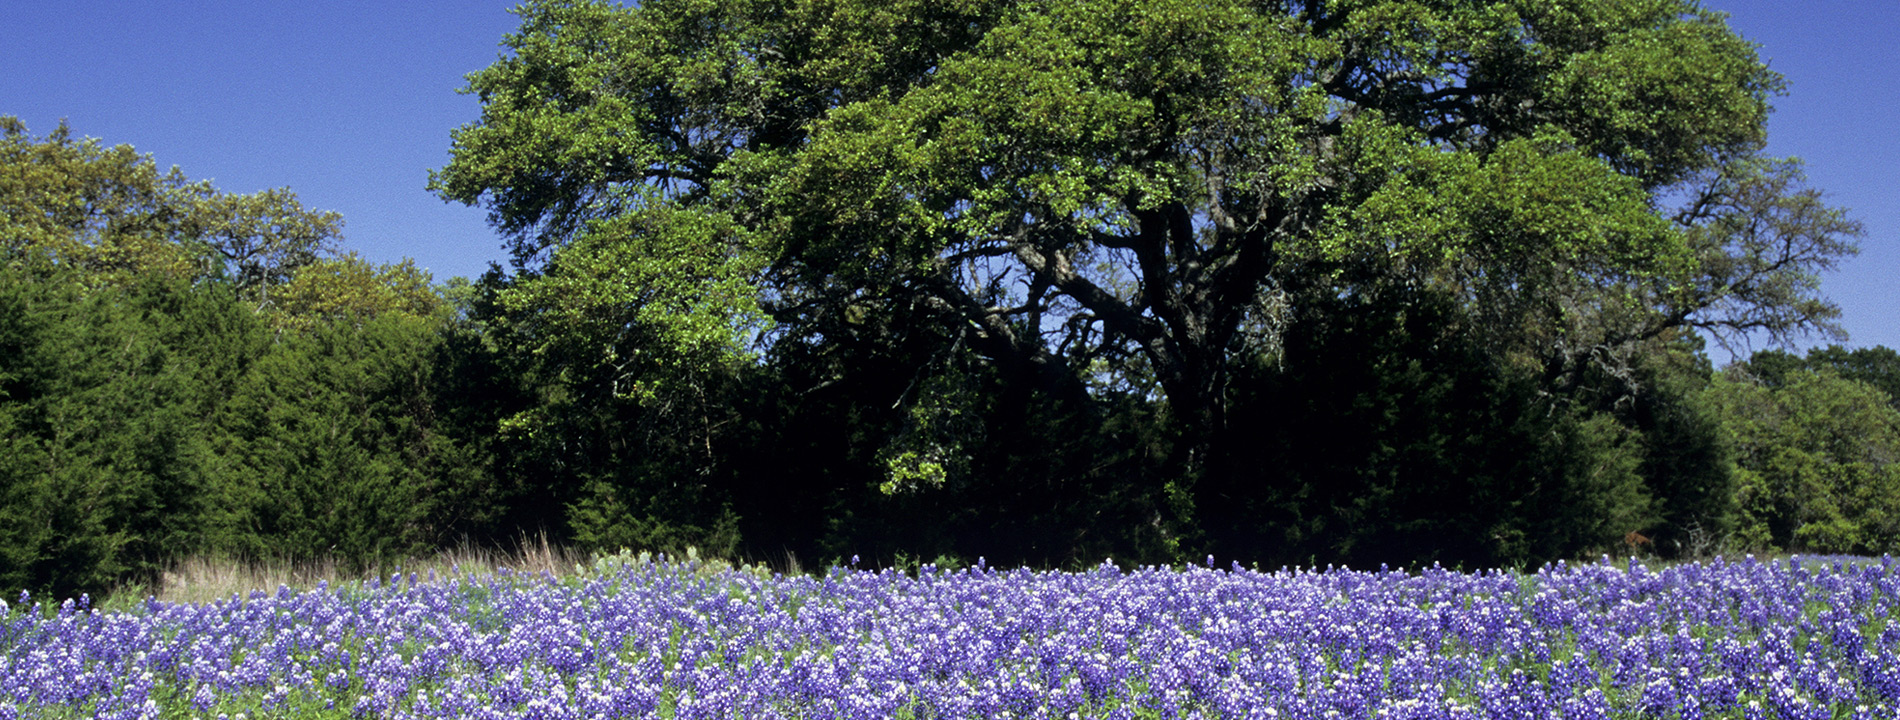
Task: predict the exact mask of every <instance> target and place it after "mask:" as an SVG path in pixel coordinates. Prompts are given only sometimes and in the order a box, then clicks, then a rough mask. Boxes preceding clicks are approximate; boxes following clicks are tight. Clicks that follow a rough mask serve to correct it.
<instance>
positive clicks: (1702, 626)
mask: <svg viewBox="0 0 1900 720" xmlns="http://www.w3.org/2000/svg"><path fill="white" fill-rule="evenodd" d="M1896 610H1900V573H1897V572H1896V569H1895V567H1894V564H1893V561H1892V559H1891V558H1887V559H1882V560H1880V561H1877V562H1869V561H1860V562H1847V561H1841V560H1838V559H1835V560H1815V559H1806V560H1803V559H1798V558H1797V559H1788V560H1776V561H1756V560H1754V559H1745V560H1740V561H1728V562H1725V561H1721V560H1715V561H1711V562H1707V563H1701V564H1685V565H1680V566H1674V567H1668V568H1664V569H1650V568H1647V567H1644V566H1642V565H1639V564H1635V563H1633V562H1632V563H1629V564H1624V563H1621V562H1614V563H1613V562H1611V561H1608V560H1607V559H1606V560H1604V561H1602V562H1597V563H1584V564H1554V565H1550V566H1546V567H1544V568H1542V569H1541V570H1539V571H1537V572H1535V573H1514V572H1500V571H1487V572H1480V573H1475V574H1474V573H1461V572H1454V571H1450V570H1445V569H1440V568H1431V569H1427V570H1423V571H1419V572H1402V571H1384V570H1381V571H1377V572H1364V571H1353V570H1345V569H1327V570H1280V571H1278V572H1259V571H1253V570H1245V569H1241V568H1238V567H1234V568H1231V569H1214V568H1210V567H1192V568H1173V569H1170V568H1154V567H1143V568H1138V569H1132V570H1130V569H1120V568H1117V567H1116V566H1114V565H1113V564H1111V563H1104V564H1103V565H1101V566H1100V567H1098V568H1096V569H1094V570H1091V571H1087V572H1076V573H1070V572H1032V571H1029V570H997V569H992V568H986V567H983V566H982V565H981V564H980V563H979V565H977V566H974V567H969V568H964V569H960V570H954V571H952V570H946V569H940V568H937V567H934V566H929V565H926V566H923V567H922V568H920V569H919V570H918V571H916V572H914V573H908V574H907V573H903V572H898V571H891V570H885V571H867V570H854V569H848V568H834V569H832V570H830V571H829V572H828V573H827V574H825V575H823V576H822V577H811V576H802V575H794V576H781V575H774V574H772V573H770V572H768V571H765V570H762V569H759V568H739V569H734V568H730V567H727V566H724V565H720V564H707V563H701V562H698V561H692V560H687V561H677V560H666V559H660V560H645V559H636V558H627V557H624V556H621V557H614V558H608V559H604V560H601V561H599V562H597V563H596V564H595V565H594V567H592V568H591V569H588V570H587V571H586V572H581V573H577V574H575V575H573V576H569V577H566V578H558V579H557V578H555V577H553V576H549V575H527V574H519V573H510V572H507V571H500V572H497V573H494V574H490V575H485V576H480V577H462V576H455V577H447V576H445V577H443V578H440V579H437V578H434V577H430V576H425V577H415V576H413V575H394V576H391V577H387V578H384V579H381V580H379V581H372V582H366V583H361V584H351V585H349V586H347V587H340V588H325V587H318V588H316V589H312V590H307V591H296V590H290V589H280V590H278V591H277V592H275V593H254V594H252V595H250V596H249V597H232V598H229V599H227V600H223V601H219V602H211V603H205V604H196V605H194V604H167V603H161V602H158V601H156V600H148V601H146V602H145V603H144V604H142V605H141V606H138V607H134V608H132V609H130V610H116V611H110V612H107V611H100V610H97V609H89V608H87V607H86V603H85V602H84V601H83V600H82V601H80V602H76V603H75V602H66V603H62V604H60V605H59V606H58V607H56V608H55V607H42V606H40V605H37V604H32V603H31V600H30V598H27V597H21V598H20V599H19V602H18V603H15V604H12V605H11V606H10V607H9V608H8V609H7V610H6V614H5V627H4V633H3V634H0V688H3V689H4V690H3V691H0V692H4V693H5V695H4V697H0V717H3V718H14V717H53V718H61V717H106V718H154V717H158V718H173V717H176V718H185V717H204V718H216V717H227V716H228V717H232V718H235V717H249V718H261V717H304V718H329V717H336V718H344V717H350V718H361V717H374V718H382V717H388V718H671V719H673V720H686V719H688V718H867V719H869V718H919V719H921V718H1390V719H1394V720H1402V719H1424V718H1802V719H1807V718H1875V717H1893V712H1894V710H1893V709H1892V708H1894V707H1895V706H1896V705H1897V704H1900V659H1897V656H1900V652H1897V651H1900V626H1896V625H1895V624H1894V622H1893V618H1894V615H1895V613H1896Z"/></svg>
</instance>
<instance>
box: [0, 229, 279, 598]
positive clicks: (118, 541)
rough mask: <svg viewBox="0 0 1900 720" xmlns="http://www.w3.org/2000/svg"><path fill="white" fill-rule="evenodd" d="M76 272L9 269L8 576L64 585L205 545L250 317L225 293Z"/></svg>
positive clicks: (1, 542) (73, 590)
mask: <svg viewBox="0 0 1900 720" xmlns="http://www.w3.org/2000/svg"><path fill="white" fill-rule="evenodd" d="M70 274H71V271H70V270H67V269H64V268H48V267H41V268H37V269H29V268H25V267H21V266H17V265H0V337H4V338H5V340H4V341H0V342H4V344H5V345H6V347H5V350H6V352H4V353H0V378H4V387H0V428H4V433H3V434H0V437H4V442H5V444H6V452H5V453H4V459H0V481H4V482H0V488H4V496H3V497H0V518H4V522H0V553H4V555H0V584H4V585H6V586H9V587H15V588H18V587H33V588H44V589H49V590H52V591H53V592H56V593H61V594H65V595H72V594H77V593H79V592H82V591H92V592H98V591H100V590H102V589H104V588H106V587H110V586H112V585H114V584H117V583H118V582H119V581H120V580H122V579H124V578H127V577H133V578H137V577H149V576H150V574H151V573H153V572H154V571H155V570H156V568H157V566H158V563H159V562H160V561H161V560H163V559H164V558H166V557H167V556H169V555H170V554H171V553H173V552H177V551H179V550H181V549H185V548H192V547H198V546H200V544H201V543H202V541H203V538H204V535H205V534H206V533H207V532H208V530H207V528H205V527H203V526H201V525H200V524H199V523H198V522H197V521H198V519H199V517H200V513H201V512H203V511H204V510H205V508H204V506H203V504H202V503H203V501H204V493H206V492H207V491H208V490H209V489H210V488H211V486H212V485H214V483H215V477H214V475H213V468H214V467H215V464H216V463H215V459H214V457H213V455H214V447H213V446H212V442H214V441H213V438H214V437H215V436H216V426H215V424H214V423H213V422H212V421H211V418H212V417H213V416H214V414H215V409H216V407H217V401H218V399H219V397H220V396H219V392H220V389H221V388H223V387H226V386H228V385H229V384H230V383H231V382H233V381H234V380H235V379H236V377H238V376H239V375H240V374H241V373H242V371H243V368H244V365H245V363H246V361H247V358H246V357H244V349H243V348H242V345H243V343H244V340H245V338H246V337H247V331H248V329H250V328H252V327H254V325H255V323H254V321H253V320H251V318H249V315H250V313H249V312H248V311H246V310H244V309H243V308H241V307H239V306H237V304H236V301H235V299H234V298H233V297H232V296H231V294H230V292H229V290H228V288H223V287H217V286H210V287H203V288H193V287H191V286H188V285H186V284H184V283H183V282H182V281H178V280H173V279H168V278H165V277H163V276H156V275H153V276H146V277H145V278H143V279H142V281H141V282H140V283H139V284H138V285H136V286H133V287H130V288H113V289H106V290H100V291H96V292H92V293H85V292H82V291H80V290H79V289H78V284H79V283H78V282H77V281H74V280H71V279H69V278H68V277H67V276H69V275H70Z"/></svg>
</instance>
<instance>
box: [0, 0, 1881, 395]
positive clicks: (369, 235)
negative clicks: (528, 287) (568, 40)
mask: <svg viewBox="0 0 1900 720" xmlns="http://www.w3.org/2000/svg"><path fill="white" fill-rule="evenodd" d="M1580 1H1588V0H1580ZM512 5H513V3H511V2H485V1H480V0H468V1H466V2H430V3H415V2H400V1H394V2H315V3H258V2H225V1H221V0H203V1H196V2H182V1H179V0H160V1H155V2H61V3H50V2H42V3H13V4H11V5H10V7H8V9H7V11H6V12H5V13H4V14H0V68H4V70H0V114H9V115H17V116H19V117H20V118H21V119H22V120H24V121H25V122H26V124H27V127H28V128H29V129H30V130H31V131H32V132H33V133H34V134H35V135H41V134H44V133H46V132H47V131H49V130H51V129H52V128H53V127H54V126H55V125H56V124H57V123H58V122H59V121H60V119H61V118H65V119H67V120H68V121H69V122H70V123H71V126H72V128H73V130H74V132H75V133H76V134H79V135H82V136H89V137H97V138H100V139H102V140H103V141H105V142H106V143H107V144H115V145H116V144H121V143H125V144H131V145H133V146H135V147H137V148H138V149H139V150H140V151H141V152H146V153H151V154H152V155H153V156H154V157H155V158H156V159H157V161H158V163H159V165H160V166H161V167H169V166H171V165H177V166H179V167H180V168H182V169H183V170H184V171H185V173H186V175H188V176H190V177H191V178H193V179H208V180H211V181H213V183H214V184H216V185H217V186H218V187H219V188H220V189H223V190H226V191H230V192H254V191H257V190H262V189H265V188H271V187H285V186H287V187H289V188H291V189H292V190H294V191H296V192H297V194H298V195H299V196H300V197H301V198H302V199H303V201H304V204H305V205H306V206H308V207H312V208H318V209H325V210H336V211H339V212H342V213H343V216H344V219H345V221H346V223H347V225H346V227H345V229H344V235H345V245H346V246H347V247H349V248H352V249H355V250H357V251H359V252H361V253H363V254H364V255H365V256H367V257H368V258H370V259H372V260H376V261H380V262H392V261H395V260H399V259H401V258H403V257H412V258H415V259H416V261H417V262H418V263H419V264H420V265H422V266H423V267H424V268H427V269H429V270H430V271H432V272H433V273H434V274H435V276H436V278H437V279H438V280H444V279H447V278H449V277H452V276H457V275H463V276H474V275H478V274H480V273H481V272H482V270H483V269H485V268H486V267H487V265H488V263H489V262H491V261H495V260H500V259H501V258H502V257H503V254H502V250H501V243H500V240H499V239H498V238H497V237H496V236H495V235H494V233H493V232H491V231H490V230H489V229H488V228H487V225H486V222H485V217H484V213H483V212H482V211H481V210H479V209H473V208H466V207H462V206H460V205H451V204H446V203H443V202H442V201H441V200H440V199H437V198H436V197H435V196H433V195H431V194H430V193H428V192H427V191H425V190H424V189H423V186H424V184H425V183H426V182H427V178H428V171H429V169H431V168H437V167H441V166H442V165H443V164H444V163H446V162H447V160H448V148H449V130H450V129H452V128H454V127H456V126H458V125H462V124H464V123H468V122H471V121H473V120H475V119H476V118H477V117H478V115H479V114H480V107H479V105H478V104H477V102H476V101H475V99H474V98H472V97H469V96H466V95H460V94H457V93H456V92H455V90H456V89H457V88H459V87H461V86H462V84H463V81H462V77H463V75H465V74H467V73H469V72H472V71H474V70H478V69H481V68H483V67H485V66H487V65H488V64H489V63H492V62H493V61H494V60H495V58H496V57H497V56H498V54H499V53H500V47H499V43H500V41H501V37H502V35H503V34H505V33H507V32H509V31H511V30H513V29H514V27H515V17H514V16H513V15H510V14H508V12H507V8H508V7H510V6H512ZM1705 6H1707V7H1710V8H1712V9H1715V10H1719V11H1723V12H1727V13H1729V14H1730V15H1731V19H1730V24H1731V26H1732V27H1734V28H1736V29H1737V30H1738V31H1739V32H1740V33H1741V34H1742V35H1743V36H1744V37H1746V38H1748V39H1750V40H1752V41H1754V42H1756V43H1759V44H1760V45H1761V46H1762V47H1761V54H1762V56H1763V57H1765V58H1767V59H1768V61H1769V66H1770V67H1771V68H1773V69H1774V70H1776V71H1777V72H1780V73H1782V74H1783V75H1785V76H1786V77H1787V78H1788V81H1789V94H1788V95H1787V96H1785V97H1782V98H1780V99H1778V100H1777V101H1776V103H1775V104H1776V113H1775V114H1774V115H1773V116H1772V118H1771V120H1770V124H1769V137H1770V147H1769V151H1770V152H1771V153H1773V154H1775V155H1783V156H1786V155H1793V156H1799V157H1801V158H1802V159H1804V160H1805V161H1807V168H1808V175H1809V179H1810V181H1811V183H1812V184H1813V185H1814V186H1816V187H1819V188H1822V189H1824V190H1826V191H1828V193H1829V198H1830V200H1831V202H1833V203H1834V204H1837V205H1841V206H1845V207H1847V208H1849V209H1850V210H1851V211H1852V213H1853V215H1854V217H1856V218H1857V219H1859V220H1861V221H1862V222H1864V223H1865V224H1866V227H1867V236H1866V237H1865V238H1863V239H1862V241H1861V245H1862V253H1861V255H1860V256H1859V257H1858V258H1854V259H1851V260H1849V261H1847V262H1846V263H1845V264H1843V266H1842V267H1841V268H1840V269H1839V270H1838V271H1836V272H1834V273H1830V274H1828V275H1827V276H1826V277H1825V279H1824V281H1823V289H1824V291H1825V292H1826V293H1827V294H1828V295H1829V296H1830V297H1831V298H1833V299H1834V300H1835V301H1837V302H1838V303H1839V304H1840V305H1841V307H1842V309H1843V311H1844V313H1845V315H1844V317H1843V324H1844V325H1845V326H1846V327H1847V329H1848V332H1849V333H1850V334H1851V335H1852V341H1851V342H1850V343H1849V344H1850V345H1853V346H1872V345H1886V346H1888V347H1896V348H1900V199H1897V198H1896V197H1895V189H1896V188H1900V85H1897V84H1896V82H1895V78H1897V77H1900V43H1896V42H1895V41H1894V38H1900V3H1893V2H1886V1H1884V0H1882V1H1877V2H1868V1H1867V0H1803V1H1802V2H1790V1H1789V0H1705ZM1716 360H1717V361H1718V362H1721V361H1724V360H1726V357H1724V356H1723V355H1721V354H1720V353H1719V352H1718V353H1716Z"/></svg>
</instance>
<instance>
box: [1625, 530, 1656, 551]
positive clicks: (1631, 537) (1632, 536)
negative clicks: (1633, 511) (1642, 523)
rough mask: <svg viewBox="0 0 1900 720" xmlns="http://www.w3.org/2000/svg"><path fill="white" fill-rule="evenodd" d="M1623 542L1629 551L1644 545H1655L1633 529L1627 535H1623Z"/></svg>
mask: <svg viewBox="0 0 1900 720" xmlns="http://www.w3.org/2000/svg"><path fill="white" fill-rule="evenodd" d="M1623 544H1624V545H1628V546H1629V549H1630V552H1632V553H1633V552H1636V549H1637V548H1640V547H1642V546H1644V545H1648V546H1650V547H1655V543H1652V542H1650V541H1649V538H1648V537H1646V536H1644V535H1643V534H1642V533H1639V532H1636V531H1635V530H1631V531H1630V532H1629V534H1628V535H1624V536H1623Z"/></svg>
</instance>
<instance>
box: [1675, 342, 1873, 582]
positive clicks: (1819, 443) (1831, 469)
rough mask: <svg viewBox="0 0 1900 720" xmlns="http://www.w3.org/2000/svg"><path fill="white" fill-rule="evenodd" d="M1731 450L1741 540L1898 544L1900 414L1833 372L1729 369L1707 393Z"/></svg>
mask: <svg viewBox="0 0 1900 720" xmlns="http://www.w3.org/2000/svg"><path fill="white" fill-rule="evenodd" d="M1707 393H1708V396H1709V403H1710V404H1711V406H1712V407H1714V408H1716V412H1717V413H1718V414H1719V415H1720V416H1721V417H1722V418H1723V419H1724V421H1723V422H1724V425H1725V431H1726V433H1727V434H1728V436H1729V441H1730V442H1731V443H1732V445H1733V447H1734V448H1735V464H1736V498H1737V505H1738V507H1739V510H1740V513H1741V521H1740V523H1739V525H1738V528H1737V533H1738V539H1739V540H1740V541H1741V542H1742V543H1744V544H1746V545H1749V546H1753V547H1762V548H1782V549H1789V550H1795V551H1800V552H1839V553H1862V554H1883V553H1892V552H1894V551H1895V550H1896V549H1900V411H1897V410H1895V409H1894V407H1893V406H1892V405H1891V404H1890V399H1889V398H1888V397H1887V396H1886V394H1885V393H1882V392H1880V391H1879V390H1877V389H1875V388H1874V387H1872V386H1870V385H1868V384H1866V383H1863V382H1859V381H1855V380H1849V379H1846V378H1843V377H1841V376H1840V375H1839V374H1837V373H1835V372H1834V371H1833V370H1832V369H1825V368H1824V369H1821V370H1819V371H1814V370H1796V371H1793V372H1791V373H1788V374H1787V375H1785V376H1783V377H1782V378H1781V384H1780V385H1779V386H1768V385H1765V384H1762V383H1758V382H1756V381H1755V380H1754V379H1753V378H1752V377H1751V376H1750V375H1749V373H1748V372H1747V370H1746V369H1745V368H1743V367H1734V368H1731V369H1730V370H1729V371H1728V372H1726V373H1724V374H1723V375H1722V376H1721V377H1719V378H1718V379H1717V380H1716V382H1715V384H1714V385H1712V386H1711V387H1710V388H1709V390H1708V391H1707Z"/></svg>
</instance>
